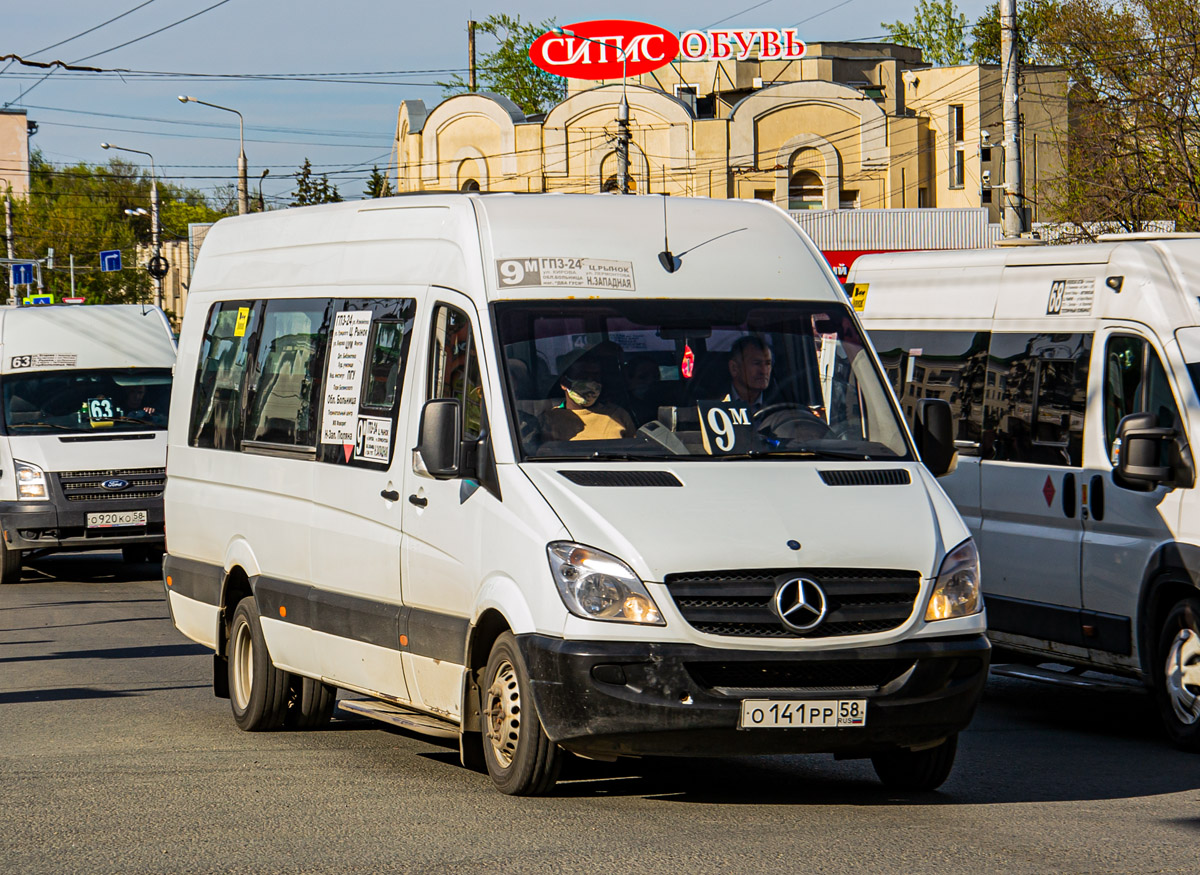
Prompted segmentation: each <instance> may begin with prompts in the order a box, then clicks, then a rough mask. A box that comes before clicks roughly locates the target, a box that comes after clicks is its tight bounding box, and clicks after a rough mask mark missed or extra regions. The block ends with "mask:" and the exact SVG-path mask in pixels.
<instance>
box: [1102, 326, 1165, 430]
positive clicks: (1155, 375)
mask: <svg viewBox="0 0 1200 875" xmlns="http://www.w3.org/2000/svg"><path fill="white" fill-rule="evenodd" d="M1131 413H1153V414H1154V415H1155V416H1156V417H1157V424H1158V425H1159V426H1160V427H1162V428H1179V427H1180V423H1181V419H1180V416H1179V407H1178V405H1177V404H1176V403H1175V396H1174V395H1172V394H1171V384H1170V382H1169V381H1168V380H1167V372H1166V370H1165V369H1164V368H1163V365H1162V362H1161V361H1160V360H1159V357H1158V353H1157V352H1155V351H1154V347H1152V346H1150V345H1149V344H1148V343H1147V342H1146V341H1145V340H1143V339H1142V338H1140V337H1130V336H1128V335H1116V336H1113V337H1110V338H1109V340H1108V346H1107V349H1106V350H1105V353H1104V437H1105V448H1106V450H1109V451H1111V449H1112V445H1113V441H1114V440H1116V437H1117V425H1118V424H1119V423H1120V422H1121V420H1122V419H1123V418H1124V417H1126V416H1128V415H1129V414H1131Z"/></svg>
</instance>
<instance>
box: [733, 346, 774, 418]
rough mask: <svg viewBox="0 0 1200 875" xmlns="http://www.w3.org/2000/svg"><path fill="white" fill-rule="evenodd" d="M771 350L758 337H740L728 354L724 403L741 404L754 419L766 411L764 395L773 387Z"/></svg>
mask: <svg viewBox="0 0 1200 875" xmlns="http://www.w3.org/2000/svg"><path fill="white" fill-rule="evenodd" d="M772 364H773V361H772V358H771V348H770V347H769V346H767V342H766V341H765V340H763V339H762V338H761V337H759V336H758V335H755V334H747V335H746V336H745V337H739V338H738V339H737V340H736V341H734V344H733V346H732V347H730V350H729V377H730V380H731V381H732V386H731V387H730V390H729V394H728V395H726V396H725V397H724V398H722V399H721V400H722V401H727V402H732V403H734V404H742V405H744V406H745V408H746V410H747V412H748V413H749V414H750V415H751V416H753V415H754V414H755V413H757V412H758V411H760V410H762V409H763V406H764V405H763V393H764V392H766V390H767V386H768V385H770V383H771V366H772Z"/></svg>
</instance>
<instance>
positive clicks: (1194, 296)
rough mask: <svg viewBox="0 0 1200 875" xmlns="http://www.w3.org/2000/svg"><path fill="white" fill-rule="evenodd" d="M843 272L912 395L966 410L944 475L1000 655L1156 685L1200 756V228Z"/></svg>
mask: <svg viewBox="0 0 1200 875" xmlns="http://www.w3.org/2000/svg"><path fill="white" fill-rule="evenodd" d="M850 284H851V286H852V287H853V290H854V293H855V296H856V301H858V302H860V304H861V307H862V316H863V320H864V322H865V324H866V326H867V328H868V329H869V331H870V334H871V340H872V342H873V343H874V345H875V347H876V349H877V350H878V351H879V355H880V358H881V359H882V362H883V365H884V367H885V368H886V370H887V373H888V377H889V379H890V381H891V382H892V385H893V388H894V389H895V390H896V393H897V395H898V396H899V397H900V400H901V403H902V405H903V406H904V407H905V408H906V409H908V408H911V407H912V406H913V405H916V404H920V403H922V401H923V400H927V399H930V398H938V399H941V400H944V401H949V402H950V405H951V407H952V409H953V415H954V421H955V429H956V433H955V438H956V445H957V448H958V453H959V462H958V466H957V470H956V471H955V472H954V473H953V474H951V475H949V476H947V477H944V478H942V480H941V481H940V482H941V483H942V484H943V485H944V486H945V488H946V491H947V492H948V493H949V494H950V496H951V497H952V498H953V499H954V502H955V504H956V505H957V506H958V509H959V511H960V512H961V513H962V515H963V518H964V519H965V520H966V521H967V524H968V525H969V526H970V527H971V531H972V534H973V536H974V538H975V541H976V543H978V545H979V552H980V556H981V560H982V564H983V573H984V579H985V580H986V581H987V599H988V622H989V636H990V637H991V639H992V641H993V643H994V644H996V645H997V646H998V647H999V648H1003V650H1004V651H1005V659H1006V660H1012V659H1017V660H1020V661H1022V662H1024V663H1033V664H1034V665H1035V666H1040V667H1039V668H1037V669H1030V670H1022V673H1023V674H1026V675H1027V676H1030V677H1036V678H1041V679H1047V680H1054V681H1071V680H1073V678H1072V677H1070V676H1064V675H1063V674H1051V673H1050V672H1051V671H1054V669H1053V667H1052V666H1050V665H1049V664H1059V665H1066V666H1074V667H1076V670H1078V669H1079V668H1086V669H1099V670H1102V671H1107V672H1113V673H1117V674H1120V675H1126V676H1128V677H1131V678H1135V679H1138V680H1140V681H1143V682H1144V683H1145V684H1147V685H1149V686H1151V687H1153V688H1154V690H1155V693H1156V695H1157V698H1158V704H1159V710H1160V711H1161V714H1162V718H1163V722H1164V724H1165V725H1166V728H1167V731H1168V732H1169V734H1170V736H1171V738H1172V739H1174V740H1175V741H1176V742H1177V743H1178V744H1180V745H1181V746H1184V747H1190V748H1193V749H1198V748H1200V496H1198V495H1197V491H1196V458H1195V450H1193V449H1192V446H1191V439H1190V435H1192V434H1194V433H1197V430H1198V429H1200V398H1198V396H1197V386H1198V385H1200V382H1198V381H1200V297H1198V296H1200V235H1167V236H1158V237H1154V236H1152V235H1132V236H1114V237H1111V238H1105V239H1103V241H1102V242H1100V243H1097V244H1093V245H1086V246H1037V247H1031V248H1020V249H996V250H983V251H972V252H944V253H916V254H907V255H886V256H885V255H877V256H868V257H866V258H863V259H860V260H859V261H858V262H856V263H855V265H854V268H853V270H852V271H851V274H850Z"/></svg>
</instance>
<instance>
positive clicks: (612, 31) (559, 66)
mask: <svg viewBox="0 0 1200 875" xmlns="http://www.w3.org/2000/svg"><path fill="white" fill-rule="evenodd" d="M563 29H564V30H568V31H570V32H571V33H572V34H574V36H568V35H567V34H560V33H555V32H553V31H551V32H550V33H544V34H542V35H541V36H540V37H538V38H537V39H536V40H534V43H533V45H531V46H530V47H529V58H530V60H532V61H533V63H534V64H536V65H537V66H538V67H540V68H541V69H543V70H545V71H546V72H547V73H553V74H554V75H556V76H566V77H568V78H570V79H620V78H621V76H622V74H624V75H625V76H638V75H641V74H642V73H649V72H651V71H653V70H657V69H659V68H660V67H665V66H667V64H669V63H671V61H672V60H674V58H675V56H676V55H677V54H679V38H678V37H677V36H675V34H673V33H671V32H670V31H669V30H663V29H662V28H661V27H659V26H658V25H656V24H647V23H646V22H644V21H621V20H619V19H605V20H603V21H581V22H579V23H578V24H569V25H567V26H566V27H565V28H563ZM585 37H586V39H585ZM622 62H624V63H622Z"/></svg>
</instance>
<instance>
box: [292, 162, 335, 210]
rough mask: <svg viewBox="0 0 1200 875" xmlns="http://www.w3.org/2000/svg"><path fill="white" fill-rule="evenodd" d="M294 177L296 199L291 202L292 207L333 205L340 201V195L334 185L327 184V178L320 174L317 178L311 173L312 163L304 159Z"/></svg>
mask: <svg viewBox="0 0 1200 875" xmlns="http://www.w3.org/2000/svg"><path fill="white" fill-rule="evenodd" d="M295 177H296V197H295V199H294V200H293V201H292V206H294V207H303V206H307V205H308V204H333V203H340V202H341V200H342V196H341V194H339V193H338V190H337V186H336V185H330V184H329V177H328V176H326V175H325V174H324V173H322V174H321V175H320V176H317V175H316V174H315V173H313V169H312V163H311V162H310V161H309V160H308V159H307V158H305V159H304V164H303V165H302V166H301V167H300V169H299V170H298V171H297V172H296V173H295Z"/></svg>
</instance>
